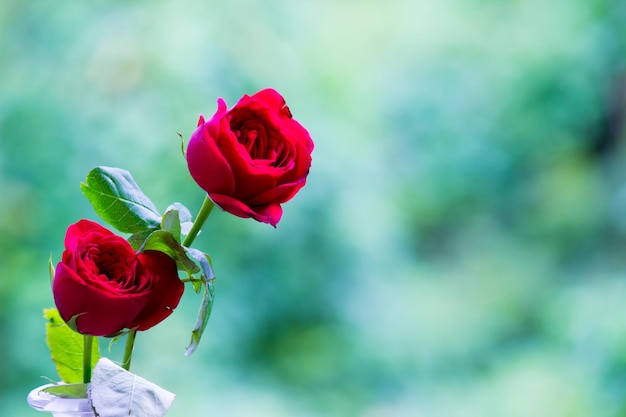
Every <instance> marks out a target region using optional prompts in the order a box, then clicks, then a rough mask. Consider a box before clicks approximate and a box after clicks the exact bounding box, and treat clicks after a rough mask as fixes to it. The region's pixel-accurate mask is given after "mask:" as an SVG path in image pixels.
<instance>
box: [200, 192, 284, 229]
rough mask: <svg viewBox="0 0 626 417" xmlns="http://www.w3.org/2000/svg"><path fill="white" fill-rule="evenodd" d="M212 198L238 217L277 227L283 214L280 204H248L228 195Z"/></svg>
mask: <svg viewBox="0 0 626 417" xmlns="http://www.w3.org/2000/svg"><path fill="white" fill-rule="evenodd" d="M211 200H212V201H213V202H214V203H215V205H217V206H218V207H220V208H221V209H222V210H224V211H227V212H229V213H230V214H233V215H235V216H237V217H242V218H249V217H251V218H253V219H255V220H257V221H259V222H262V223H269V224H271V225H272V226H274V227H276V224H278V222H279V221H280V218H281V216H282V214H283V209H282V208H281V207H280V205H279V204H271V203H270V204H266V205H262V206H254V207H251V206H247V205H246V204H244V203H242V202H241V201H239V200H236V199H234V198H232V197H230V196H227V195H216V196H211Z"/></svg>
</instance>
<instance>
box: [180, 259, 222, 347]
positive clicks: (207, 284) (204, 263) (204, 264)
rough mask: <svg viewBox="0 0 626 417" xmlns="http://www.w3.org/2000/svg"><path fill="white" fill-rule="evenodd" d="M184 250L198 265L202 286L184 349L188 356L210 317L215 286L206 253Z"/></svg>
mask: <svg viewBox="0 0 626 417" xmlns="http://www.w3.org/2000/svg"><path fill="white" fill-rule="evenodd" d="M186 251H187V253H188V255H189V256H190V257H191V258H192V259H193V260H195V261H196V262H197V263H198V264H199V265H200V270H201V274H200V277H201V281H200V282H201V283H202V287H203V292H202V301H201V302H200V309H199V310H198V317H197V319H196V324H195V326H194V328H193V330H192V331H191V340H190V342H189V345H188V346H187V350H186V351H185V355H186V356H189V355H191V354H192V353H193V352H194V351H195V350H196V348H197V347H198V344H199V343H200V338H201V337H202V334H203V333H204V330H205V329H206V326H207V323H208V322H209V317H211V310H212V309H213V300H214V298H215V287H214V285H213V282H214V280H215V275H214V273H213V268H212V267H211V258H209V256H208V255H207V254H206V253H203V252H201V251H199V250H197V249H193V248H186Z"/></svg>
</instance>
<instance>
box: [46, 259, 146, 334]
mask: <svg viewBox="0 0 626 417" xmlns="http://www.w3.org/2000/svg"><path fill="white" fill-rule="evenodd" d="M52 292H53V295H54V302H55V304H56V306H57V309H58V310H59V314H60V315H61V317H62V318H63V320H65V321H66V322H67V321H69V320H71V319H72V318H73V317H77V318H76V326H77V328H78V331H79V332H80V333H82V334H90V335H93V336H108V335H112V334H115V333H117V332H119V331H120V330H123V329H125V328H128V326H129V325H130V324H131V321H132V319H133V318H134V317H136V316H137V314H139V312H140V311H141V309H142V308H143V307H144V305H145V304H146V302H147V298H146V297H145V295H142V294H138V295H125V296H120V295H116V294H110V293H107V292H104V291H102V290H99V289H97V288H95V287H93V286H90V285H88V284H86V283H85V282H84V281H83V280H82V278H81V277H79V276H78V275H77V274H76V273H75V272H74V271H72V270H71V269H69V268H67V267H66V266H65V265H63V264H62V263H59V264H58V265H57V268H56V272H55V277H54V282H53V285H52Z"/></svg>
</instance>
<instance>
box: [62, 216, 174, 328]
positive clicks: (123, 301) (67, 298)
mask: <svg viewBox="0 0 626 417" xmlns="http://www.w3.org/2000/svg"><path fill="white" fill-rule="evenodd" d="M183 290H184V285H183V283H182V281H181V280H180V279H179V278H178V272H177V270H176V263H175V262H174V260H172V258H170V257H169V256H167V255H166V254H164V253H162V252H158V251H145V252H143V253H140V254H136V253H135V252H134V251H133V249H132V248H131V246H130V244H129V243H128V242H127V241H126V240H124V239H123V238H122V237H120V236H117V235H115V234H114V233H113V232H111V231H109V230H107V229H105V228H104V227H102V226H100V225H99V224H97V223H94V222H91V221H89V220H81V221H79V222H78V223H75V224H73V225H71V226H70V227H69V228H68V229H67V233H66V235H65V251H64V252H63V258H62V260H61V262H59V264H58V265H57V267H56V271H55V274H54V282H53V284H52V292H53V294H54V302H55V304H56V306H57V308H58V310H59V314H60V315H61V317H62V318H63V320H65V321H66V322H70V321H71V320H72V319H73V318H75V319H76V322H75V329H76V330H77V331H78V332H80V333H82V334H90V335H93V336H110V335H114V334H116V333H118V332H119V331H121V330H123V329H137V330H147V329H149V328H150V327H152V326H154V325H156V324H158V323H160V322H161V321H162V320H164V319H165V318H166V317H167V316H169V315H170V314H171V313H172V311H173V310H174V308H176V306H177V305H178V302H179V301H180V297H181V296H182V294H183Z"/></svg>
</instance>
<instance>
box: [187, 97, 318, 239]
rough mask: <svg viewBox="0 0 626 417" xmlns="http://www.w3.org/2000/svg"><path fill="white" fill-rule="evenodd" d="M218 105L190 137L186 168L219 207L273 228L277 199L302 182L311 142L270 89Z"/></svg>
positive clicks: (282, 199)
mask: <svg viewBox="0 0 626 417" xmlns="http://www.w3.org/2000/svg"><path fill="white" fill-rule="evenodd" d="M217 104H218V108H217V112H216V113H215V115H213V117H212V118H211V119H210V120H208V121H205V120H204V117H203V116H200V120H199V122H198V128H197V129H196V131H195V132H194V133H193V134H192V136H191V139H190V140H189V146H188V148H187V164H188V167H189V172H190V173H191V176H192V177H193V179H194V180H195V181H196V182H197V183H198V185H199V186H200V188H202V189H203V190H205V191H206V192H207V193H208V194H209V197H210V198H211V200H212V201H213V202H214V203H215V204H216V205H217V206H218V207H220V208H222V209H223V210H225V211H227V212H229V213H231V214H234V215H236V216H239V217H252V218H253V219H255V220H257V221H260V222H264V223H269V224H271V225H272V226H274V227H275V226H276V224H277V223H278V222H279V221H280V218H281V216H282V212H283V210H282V207H281V204H282V203H284V202H286V201H288V200H290V199H291V198H292V197H293V196H294V195H295V194H296V193H297V192H298V190H300V188H302V187H303V186H304V184H305V183H306V178H307V175H308V173H309V168H310V166H311V152H312V151H313V141H312V140H311V137H310V135H309V133H308V132H307V131H306V129H304V127H302V125H300V123H298V122H297V121H296V120H294V119H293V118H292V115H291V112H290V111H289V108H288V107H287V105H286V104H285V100H284V99H283V97H282V96H281V95H280V94H279V93H278V92H276V91H275V90H273V89H265V90H262V91H259V92H258V93H256V94H254V95H252V96H247V95H245V96H243V97H242V98H241V100H239V102H238V103H237V104H235V106H234V107H233V108H231V109H230V110H228V109H227V106H226V102H225V101H224V100H223V99H221V98H220V99H219V100H218V101H217Z"/></svg>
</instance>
